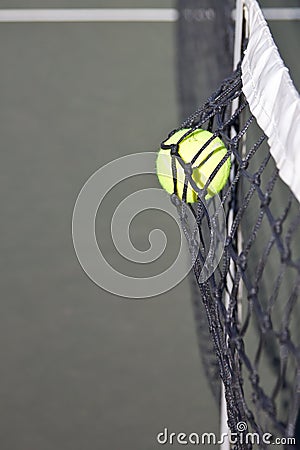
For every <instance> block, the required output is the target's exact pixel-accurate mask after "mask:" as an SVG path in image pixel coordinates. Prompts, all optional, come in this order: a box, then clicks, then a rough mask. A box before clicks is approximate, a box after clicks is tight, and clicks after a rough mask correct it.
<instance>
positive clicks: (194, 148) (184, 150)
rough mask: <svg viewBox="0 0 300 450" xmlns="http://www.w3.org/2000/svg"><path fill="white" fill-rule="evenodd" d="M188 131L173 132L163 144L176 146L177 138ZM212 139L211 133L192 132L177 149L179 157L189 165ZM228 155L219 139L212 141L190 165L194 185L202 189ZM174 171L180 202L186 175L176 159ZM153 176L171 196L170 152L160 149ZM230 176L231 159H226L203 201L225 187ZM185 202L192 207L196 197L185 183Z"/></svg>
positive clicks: (172, 188)
mask: <svg viewBox="0 0 300 450" xmlns="http://www.w3.org/2000/svg"><path fill="white" fill-rule="evenodd" d="M188 131H189V129H187V128H185V129H182V130H179V131H176V133H174V134H173V135H172V136H171V137H170V138H169V139H167V140H166V141H165V142H164V144H166V145H170V144H177V143H178V141H179V140H180V138H181V137H182V136H183V135H184V134H186V133H187V132H188ZM211 137H212V133H210V132H209V131H206V130H202V129H201V128H199V129H197V130H195V131H193V132H192V133H191V134H189V135H188V136H187V137H185V138H184V139H183V140H182V141H181V142H180V143H179V145H178V153H179V155H180V156H181V158H182V159H183V161H184V162H185V163H190V162H191V161H192V159H193V157H194V156H195V155H196V154H197V153H198V152H199V150H201V148H202V147H203V145H204V144H205V143H206V142H207V141H208V140H209V139H210V138H211ZM226 153H227V149H226V147H225V145H224V143H223V141H221V139H220V138H218V137H216V138H214V139H213V140H212V141H211V142H210V143H209V144H208V146H207V147H205V149H204V150H202V151H201V152H200V154H199V156H198V158H197V159H196V161H195V162H194V163H193V164H192V167H191V168H192V178H193V180H194V181H195V183H196V185H197V186H198V187H199V188H200V189H202V188H203V187H204V185H205V183H206V181H207V180H208V178H209V176H210V175H211V174H212V172H213V171H214V169H215V168H216V167H217V165H218V164H219V162H220V161H222V159H223V158H224V156H225V155H226ZM176 169H177V175H176V179H177V195H178V197H179V198H181V199H182V196H183V188H184V180H185V173H184V169H183V168H182V166H181V165H180V163H179V161H178V160H177V159H176ZM156 172H157V176H158V180H159V182H160V184H161V186H162V187H163V188H164V189H165V190H166V191H167V192H168V193H169V194H172V193H173V192H174V183H173V172H172V157H171V151H170V149H167V150H164V149H162V148H161V149H160V150H159V153H158V156H157V160H156ZM229 173H230V158H228V159H226V161H225V162H224V163H223V165H222V166H221V167H220V169H219V170H218V172H217V173H216V175H215V176H214V178H213V179H212V181H211V182H210V184H209V185H208V188H207V195H206V197H205V198H206V199H209V198H211V197H213V196H214V195H215V194H216V193H218V192H220V190H221V189H222V188H223V187H224V186H225V184H226V182H227V180H228V177H229ZM187 186H188V189H187V196H186V201H187V202H188V203H194V202H196V201H197V193H196V192H195V191H194V189H193V188H192V187H191V185H190V183H188V185H187Z"/></svg>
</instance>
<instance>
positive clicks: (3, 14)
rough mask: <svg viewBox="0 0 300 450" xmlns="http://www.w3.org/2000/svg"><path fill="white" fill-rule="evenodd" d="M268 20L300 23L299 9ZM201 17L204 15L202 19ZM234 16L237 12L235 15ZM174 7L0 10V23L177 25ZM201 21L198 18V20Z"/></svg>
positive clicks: (269, 13)
mask: <svg viewBox="0 0 300 450" xmlns="http://www.w3.org/2000/svg"><path fill="white" fill-rule="evenodd" d="M262 11H263V14H264V16H265V18H266V19H267V20H300V8H263V10H262ZM199 17H201V15H200V16H199ZM232 17H233V18H234V17H235V10H234V11H233V12H232ZM177 20H178V11H177V10H176V9H174V8H138V9H136V8H126V9H119V8H115V9H109V8H89V9H80V8H78V9H0V22H176V21H177ZM197 20H198V21H201V20H199V18H198V19H197V16H196V15H195V21H197Z"/></svg>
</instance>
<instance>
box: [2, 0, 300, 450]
mask: <svg viewBox="0 0 300 450" xmlns="http://www.w3.org/2000/svg"><path fill="white" fill-rule="evenodd" d="M265 4H266V5H267V6H271V5H275V6H279V4H278V2H276V4H275V2H268V4H267V2H265ZM298 4H299V2H289V6H294V5H297V6H298ZM83 6H84V7H85V8H88V7H97V8H98V7H159V6H161V2H158V1H151V2H150V1H148V2H145V1H144V2H137V1H133V0H131V1H128V2H126V4H124V1H121V0H118V1H117V0H114V1H113V2H111V3H110V4H109V5H107V2H103V1H96V0H94V1H92V0H89V1H86V2H85V4H84V5H82V2H80V1H79V0H76V1H75V0H74V1H72V2H71V1H63V2H61V1H38V0H36V1H33V0H32V1H26V2H23V1H20V0H19V1H17V0H14V1H13V0H10V1H0V7H1V8H20V7H22V8H25V7H32V8H33V7H34V8H39V7H40V8H49V7H51V8H58V7H66V8H67V7H72V8H73V7H74V8H75V7H83ZM163 6H164V7H171V6H174V2H171V1H165V2H164V4H163ZM174 28H175V25H174V24H173V23H135V24H133V23H122V24H116V23H105V24H104V23H89V24H84V23H80V24H78V23H77V24H64V23H62V24H54V23H48V24H45V23H37V24H30V23H26V24H24V23H23V24H20V23H10V24H4V23H0V41H1V45H0V58H1V62H2V65H1V66H2V67H1V73H0V82H1V86H2V93H1V105H0V117H1V120H0V131H1V148H2V151H1V155H2V158H1V159H2V161H1V168H0V172H1V190H0V195H1V205H2V206H1V217H2V219H1V229H2V233H1V235H2V239H1V244H0V246H1V255H2V259H1V265H2V267H1V286H2V293H1V294H2V295H1V315H0V354H1V372H0V410H1V425H0V448H1V450H83V449H84V450H96V449H97V450H98V449H101V450H102V449H103V450H119V449H122V450H141V449H143V450H151V449H153V448H159V447H160V446H159V445H158V444H157V443H156V435H157V433H159V432H161V431H162V430H163V428H164V427H168V429H169V430H170V431H175V432H181V431H183V432H187V433H188V432H192V431H195V432H198V433H204V432H215V433H217V432H218V421H219V419H218V414H219V411H218V408H217V407H216V405H215V403H214V399H213V397H212V395H211V393H210V391H209V388H208V384H207V381H206V379H205V376H204V374H203V370H202V367H201V362H200V359H199V355H198V348H197V342H196V335H195V330H194V319H193V312H192V308H191V304H190V286H189V281H188V279H185V280H184V281H183V282H181V283H180V284H179V285H178V286H177V287H176V288H174V289H172V290H171V291H169V292H168V293H165V294H163V295H160V296H158V297H155V298H153V299H149V300H129V299H122V298H119V297H116V296H114V295H112V294H109V293H107V292H105V291H103V290H101V289H100V288H99V287H97V286H96V285H95V284H93V282H92V281H91V280H90V279H89V278H88V277H87V276H86V275H85V273H84V272H83V270H82V269H81V267H80V265H79V263H78V261H77V259H76V255H75V252H74V249H73V246H72V237H71V218H72V211H73V207H74V203H75V201H76V197H77V195H78V193H79V191H80V189H81V187H82V186H83V184H84V182H85V181H86V180H87V179H88V177H89V176H90V175H92V173H93V172H94V171H95V170H97V169H98V168H100V167H101V166H103V165H104V164H106V163H108V162H110V161H112V160H114V159H116V158H118V157H120V156H124V155H127V154H131V153H136V152H143V151H156V149H157V148H158V146H159V143H160V142H161V141H162V140H163V139H164V138H165V137H166V136H167V134H168V132H169V131H170V130H171V129H173V128H174V127H176V126H177V125H178V109H177V104H176V101H177V99H176V87H175V84H176V77H175V48H174ZM271 28H272V30H273V31H274V35H275V39H276V41H277V43H278V45H279V47H280V50H281V54H282V56H283V57H284V59H285V61H286V63H287V65H288V66H289V68H290V69H291V74H292V77H293V78H294V80H295V83H296V85H297V86H298V88H299V87H300V66H299V64H298V61H297V58H298V42H299V34H300V24H299V22H292V23H289V25H288V27H287V24H286V23H284V22H276V23H275V22H274V23H272V24H271ZM209 94H210V92H207V95H209ZM148 185H153V186H156V187H158V185H157V182H156V180H154V179H153V178H151V177H149V179H148V178H147V179H145V180H140V179H138V178H137V179H136V180H133V181H132V182H131V183H128V185H126V186H125V188H124V187H123V188H121V187H120V186H119V187H118V186H117V187H116V188H115V189H114V190H113V191H112V192H111V193H110V197H109V200H108V201H106V203H105V204H104V205H103V210H101V211H100V212H99V215H98V218H97V226H98V239H99V240H100V241H101V239H102V238H103V233H104V231H108V223H109V218H110V217H111V215H112V214H113V211H114V209H115V207H116V206H117V204H118V202H119V201H120V199H121V198H124V196H125V195H126V194H128V193H130V192H132V191H133V190H134V189H135V187H136V186H139V187H140V188H142V187H143V186H148ZM164 220H165V219H164V218H163V217H162V216H156V215H153V216H152V215H151V214H149V212H148V213H146V214H145V215H144V216H142V217H141V218H139V219H137V224H136V225H137V227H136V235H135V238H134V239H135V243H136V245H137V246H138V247H139V248H141V249H143V248H145V246H146V247H147V239H148V233H149V231H150V230H151V228H150V230H148V227H149V223H150V225H153V226H154V227H159V226H158V225H159V222H160V221H164ZM157 222H158V224H157ZM102 224H103V228H101V227H102ZM168 224H169V222H168V221H167V220H166V222H165V227H168ZM103 230H104V231H103ZM145 230H146V232H145ZM177 237H178V236H177V234H176V231H175V230H174V227H173V226H172V224H170V234H169V235H168V239H170V241H171V242H174V245H176V244H175V241H176V239H177ZM172 239H173V241H172ZM103 245H104V249H105V250H104V251H105V252H106V255H107V257H108V258H109V259H110V260H111V261H112V263H113V264H115V265H116V266H118V264H119V268H120V270H124V271H126V270H127V271H129V272H130V271H134V267H133V266H129V265H128V262H127V261H126V260H123V261H121V262H120V260H119V258H120V257H119V255H118V254H117V253H116V252H115V251H114V249H113V243H112V242H110V241H109V240H108V241H107V242H106V238H104V244H103ZM158 269H159V267H158V266H157V270H158ZM146 271H147V269H144V273H146ZM164 448H181V446H179V445H172V446H168V445H165V446H164Z"/></svg>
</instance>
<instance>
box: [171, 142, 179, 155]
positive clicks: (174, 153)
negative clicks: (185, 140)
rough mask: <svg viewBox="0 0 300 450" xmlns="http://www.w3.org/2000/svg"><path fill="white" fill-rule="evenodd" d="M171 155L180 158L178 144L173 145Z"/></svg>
mask: <svg viewBox="0 0 300 450" xmlns="http://www.w3.org/2000/svg"><path fill="white" fill-rule="evenodd" d="M170 153H171V156H178V145H177V144H171V146H170Z"/></svg>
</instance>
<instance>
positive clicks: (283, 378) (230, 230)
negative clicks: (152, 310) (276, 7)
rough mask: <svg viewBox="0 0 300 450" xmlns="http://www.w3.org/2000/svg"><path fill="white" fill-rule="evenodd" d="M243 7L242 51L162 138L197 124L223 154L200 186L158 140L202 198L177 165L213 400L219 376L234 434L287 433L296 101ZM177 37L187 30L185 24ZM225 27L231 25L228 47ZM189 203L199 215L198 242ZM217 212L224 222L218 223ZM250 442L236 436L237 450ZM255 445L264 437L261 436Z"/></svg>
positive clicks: (294, 278)
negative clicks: (193, 195)
mask: <svg viewBox="0 0 300 450" xmlns="http://www.w3.org/2000/svg"><path fill="white" fill-rule="evenodd" d="M243 8H244V14H243V25H242V27H243V39H242V42H241V46H242V47H243V48H244V49H245V52H244V54H243V57H242V58H241V61H240V63H239V64H238V66H237V68H236V70H235V71H234V72H233V73H232V74H231V75H230V76H229V77H227V78H226V79H225V80H224V81H223V82H222V83H221V84H220V86H219V88H218V89H217V90H216V91H215V92H214V93H213V94H212V95H211V96H210V97H209V98H208V100H207V101H205V102H204V103H203V106H201V107H200V108H198V109H197V110H196V111H195V112H194V113H193V114H191V115H190V116H189V117H188V118H187V119H185V120H184V121H183V123H182V124H181V126H180V127H178V128H177V129H176V130H173V131H172V132H171V133H170V135H169V136H171V135H172V134H173V133H174V132H175V131H178V130H179V129H183V128H185V129H189V130H190V131H189V132H188V133H192V132H194V131H195V130H196V129H198V128H202V129H203V128H204V129H207V130H209V131H210V132H212V133H213V135H214V136H215V137H220V138H221V139H222V140H223V142H224V143H225V145H226V148H227V150H228V151H227V155H226V157H224V158H223V160H222V162H221V163H220V164H219V165H218V167H217V168H216V169H215V170H214V172H213V173H212V174H211V175H210V177H209V179H208V180H207V182H206V185H205V186H204V190H201V189H199V188H198V187H197V186H195V183H194V180H193V178H192V173H191V172H190V171H189V170H188V167H187V165H186V164H185V162H184V161H183V160H182V159H181V158H180V155H179V153H178V144H179V142H178V143H177V150H176V145H175V146H174V144H173V145H169V146H168V145H167V144H164V143H162V146H164V148H166V149H169V150H170V154H171V155H172V159H173V161H174V160H177V161H178V163H180V164H181V165H182V167H183V169H185V185H186V189H185V192H186V190H187V188H188V187H193V189H194V190H195V191H196V192H197V194H198V200H197V202H196V203H192V204H189V203H187V202H186V201H185V193H184V191H183V199H182V200H181V199H180V198H178V196H177V195H176V173H175V170H176V164H173V166H172V167H173V177H174V180H175V182H174V194H173V195H172V200H173V202H174V204H175V206H176V207H177V209H178V214H179V216H180V219H181V223H182V226H183V228H184V231H185V235H186V237H187V240H188V244H189V248H190V251H191V254H192V257H193V259H194V261H195V262H194V280H193V304H194V308H195V313H196V321H197V325H198V335H199V343H200V347H201V351H202V356H203V359H204V361H205V368H206V372H207V377H208V379H209V382H210V384H211V386H212V390H213V392H214V394H215V396H216V398H217V401H218V402H220V401H221V398H222V394H221V389H220V380H222V382H223V387H224V399H225V405H226V412H227V419H228V427H229V429H230V430H231V432H232V433H236V432H240V431H241V430H240V429H239V428H238V424H240V423H241V422H243V423H245V424H246V430H243V431H244V432H246V431H247V430H248V431H253V432H255V433H257V435H258V436H260V437H262V436H263V434H264V433H267V432H269V433H272V434H273V435H274V436H282V437H284V438H286V439H287V438H290V437H294V436H295V433H296V426H297V420H298V412H299V405H300V403H299V402H300V358H299V356H300V353H299V343H300V327H299V326H298V321H299V319H300V305H299V289H300V208H299V201H300V177H299V176H298V171H299V170H300V153H299V151H298V145H299V144H300V132H299V123H300V99H299V94H298V93H297V91H296V89H295V88H294V86H293V83H292V81H291V79H290V76H289V73H288V70H287V68H286V67H285V66H284V63H283V62H282V60H281V58H280V56H279V53H278V50H277V47H276V45H275V44H274V41H273V38H272V36H271V33H270V30H269V28H268V25H267V23H266V22H265V20H264V17H263V15H262V12H261V10H260V8H259V5H258V3H257V2H256V0H245V1H244V2H243ZM190 17H192V16H190ZM190 22H192V20H190ZM179 23H180V19H179ZM180 33H181V38H182V29H181V31H180ZM230 35H231V29H230V28H229V31H228V35H227V37H228V43H229V42H230ZM178 80H179V88H180V93H181V94H180V95H181V99H180V100H181V102H183V103H184V100H186V102H185V103H184V107H183V111H184V114H185V113H186V112H187V111H188V109H189V106H190V104H191V99H193V101H194V102H195V101H198V98H197V96H195V95H194V94H193V93H192V92H191V90H190V89H187V91H186V92H184V89H183V87H182V86H183V84H184V76H182V77H180V76H179V79H178ZM188 133H187V135H188ZM164 142H165V141H164ZM174 147H175V148H174ZM202 150H203V148H199V152H198V153H199V154H200V153H201V151H202ZM227 157H230V158H231V163H232V168H231V175H230V180H229V182H228V183H227V185H226V186H225V188H224V189H223V190H222V192H221V193H220V196H215V197H213V198H212V199H210V200H205V188H207V186H208V185H209V183H210V182H211V180H212V179H213V177H214V176H215V175H216V173H217V171H218V170H219V168H220V167H221V165H222V164H224V163H225V161H226V158H227ZM195 159H196V158H195ZM216 197H218V200H217V201H216ZM213 202H215V207H214V208H213V209H211V208H210V206H209V204H210V203H213ZM187 209H189V210H190V211H192V213H193V215H194V217H195V222H196V224H197V232H198V233H199V235H200V246H199V245H197V243H196V241H195V239H194V236H195V229H193V227H191V225H190V224H189V223H188V221H187V216H188V215H187V214H186V211H187ZM208 210H209V211H212V210H213V211H215V212H214V214H213V215H211V214H207V211H208ZM221 210H222V214H224V213H225V217H226V221H225V224H224V223H223V222H222V221H220V220H219V216H220V211H221ZM216 222H218V223H219V228H218V232H217V236H214V237H213V234H212V230H214V233H216V231H215V230H216V227H215V224H216ZM220 236H223V237H224V250H223V253H222V257H221V259H220V261H219V263H218V265H217V267H216V270H215V271H214V272H213V273H212V274H211V275H209V276H204V277H203V270H204V268H205V266H206V267H207V261H210V258H211V255H210V252H211V245H210V244H211V240H212V239H216V240H217V241H218V242H220V241H222V239H221V238H220ZM204 314H205V317H204ZM211 349H213V354H212V352H211ZM282 442H284V441H282ZM286 442H288V440H286ZM290 442H292V441H290ZM255 445H256V444H253V443H251V442H247V443H245V441H243V442H242V441H240V442H237V443H235V444H234V445H233V448H236V449H246V448H247V449H250V448H253V447H254V446H255ZM257 448H267V444H264V443H263V442H262V440H260V444H259V446H258V447H257ZM286 448H296V445H294V446H293V443H292V444H291V445H289V446H288V445H286Z"/></svg>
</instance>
